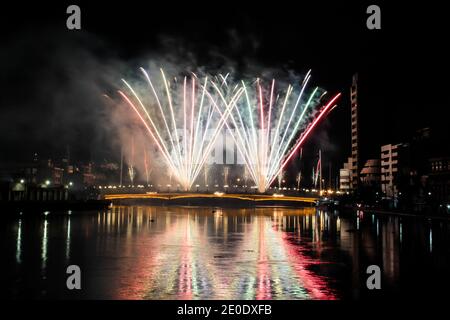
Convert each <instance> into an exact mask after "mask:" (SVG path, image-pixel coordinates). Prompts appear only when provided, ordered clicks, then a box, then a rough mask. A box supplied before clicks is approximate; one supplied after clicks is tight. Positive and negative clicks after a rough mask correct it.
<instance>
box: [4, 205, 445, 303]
mask: <svg viewBox="0 0 450 320" xmlns="http://www.w3.org/2000/svg"><path fill="white" fill-rule="evenodd" d="M33 221H34V220H33V217H31V218H30V217H27V218H20V219H18V220H17V221H15V222H14V223H15V225H14V226H11V230H14V232H15V234H14V236H13V239H14V241H15V243H14V244H12V246H11V247H12V248H15V250H14V254H15V259H14V258H13V261H14V263H15V265H14V266H11V268H10V273H11V274H12V275H14V274H16V275H17V277H19V278H22V277H23V276H24V274H26V273H27V272H29V271H30V270H33V268H34V266H33V261H36V259H34V258H33V255H34V254H35V252H36V250H35V248H34V247H33V242H32V241H28V242H27V241H24V238H23V235H24V234H26V235H27V237H30V239H35V234H34V233H35V232H36V231H37V230H39V231H38V232H39V236H40V256H39V259H38V261H39V263H40V270H41V276H42V278H41V279H46V280H45V281H46V282H45V284H41V283H40V282H39V281H36V280H34V279H33V278H30V279H28V281H29V282H28V283H24V284H23V285H24V287H23V288H17V287H15V286H17V283H16V282H14V279H11V283H10V284H9V288H10V291H14V292H17V291H18V292H21V290H22V291H23V292H25V290H27V288H28V287H30V286H45V288H48V289H49V290H38V293H37V296H41V295H46V296H49V297H60V296H61V295H62V296H63V297H64V295H67V294H68V293H67V292H65V291H58V290H60V289H58V290H57V289H53V290H52V288H59V287H60V282H61V281H65V278H64V277H65V274H63V275H61V276H57V274H58V273H54V272H50V271H51V270H60V269H61V270H64V268H65V267H66V266H67V265H68V264H72V263H75V264H78V265H80V267H81V268H82V270H83V275H84V277H85V279H84V281H85V286H84V288H85V290H83V292H82V293H80V295H81V296H80V297H83V298H106V299H110V298H112V299H342V298H361V297H364V296H365V295H366V294H367V292H366V291H367V290H366V289H365V285H364V284H365V280H366V277H365V270H366V268H367V266H369V265H371V264H377V265H379V266H380V267H381V269H382V271H383V286H384V288H388V289H389V288H400V287H401V285H403V284H402V283H401V281H400V279H401V278H403V279H405V278H406V279H408V277H410V276H411V279H413V278H414V277H415V276H416V274H413V272H417V271H420V272H425V273H426V272H433V274H434V272H436V274H437V275H438V274H439V271H440V270H441V269H442V270H443V269H445V270H446V268H448V266H449V265H450V263H449V261H450V257H449V253H448V251H446V250H445V247H446V246H444V245H443V244H446V243H448V240H449V233H448V230H449V224H448V223H447V222H433V221H430V222H429V221H426V220H425V221H424V220H420V219H419V220H417V219H409V218H405V217H402V218H398V217H379V216H376V215H373V214H370V213H367V212H362V211H358V212H356V213H353V214H350V215H349V216H346V215H344V216H342V215H339V213H338V212H336V211H334V212H324V211H321V210H317V209H315V208H304V209H283V208H256V209H211V208H192V207H169V208H164V207H142V206H141V207H126V206H116V207H113V208H111V209H110V210H108V211H107V212H99V213H95V214H88V213H75V214H72V213H71V212H70V214H67V215H63V216H59V217H57V216H56V215H55V216H54V215H45V216H44V217H43V218H39V220H37V222H38V224H39V229H33ZM50 224H51V226H52V229H51V230H52V238H51V239H52V240H51V243H52V246H51V253H50V254H49V232H50ZM24 228H25V229H24ZM25 240H26V239H25ZM433 240H434V242H435V243H434V244H433ZM436 243H437V244H436ZM37 252H39V250H38V251H37ZM24 256H26V257H27V258H26V259H25V262H26V263H24V259H23V257H24ZM49 256H50V258H51V259H50V260H49ZM433 257H437V258H434V259H430V258H433ZM19 266H24V268H23V269H22V268H20V269H18V268H19ZM12 270H15V271H12ZM38 270H39V267H38ZM430 270H431V271H430ZM55 274H56V275H55ZM401 276H402V277H401ZM58 277H59V278H58ZM62 283H65V282H62Z"/></svg>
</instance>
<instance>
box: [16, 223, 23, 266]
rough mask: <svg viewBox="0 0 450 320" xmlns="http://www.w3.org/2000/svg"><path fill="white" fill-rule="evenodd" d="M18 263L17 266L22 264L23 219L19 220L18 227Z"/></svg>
mask: <svg viewBox="0 0 450 320" xmlns="http://www.w3.org/2000/svg"><path fill="white" fill-rule="evenodd" d="M16 262H17V264H21V263H22V219H19V222H18V225H17V240H16Z"/></svg>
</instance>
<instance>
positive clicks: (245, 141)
mask: <svg viewBox="0 0 450 320" xmlns="http://www.w3.org/2000/svg"><path fill="white" fill-rule="evenodd" d="M141 72H142V74H143V76H144V77H145V79H146V82H147V87H148V88H147V92H146V93H144V94H142V93H139V94H138V93H137V91H136V90H135V89H133V87H132V86H131V85H130V84H129V83H128V82H127V81H125V80H123V82H124V83H125V85H126V87H127V92H128V94H126V93H124V92H122V91H119V94H120V95H121V96H122V97H123V99H124V100H125V101H126V103H127V104H128V105H129V106H130V107H131V108H132V110H133V111H134V112H135V113H136V115H137V116H138V118H139V119H140V121H141V122H142V124H143V125H144V127H145V129H146V130H147V132H148V134H149V135H150V136H151V138H152V139H153V141H154V143H155V144H156V146H157V147H158V150H159V151H160V153H161V154H162V156H163V158H164V161H165V162H166V164H167V166H168V168H169V170H170V174H173V175H174V176H175V177H176V178H177V180H178V182H179V183H180V184H181V185H182V187H183V188H184V189H185V190H189V189H190V188H191V187H192V185H193V183H194V181H195V180H196V179H197V177H198V175H199V173H200V172H201V169H202V168H203V167H204V165H205V162H206V160H207V158H208V155H209V154H210V153H211V150H212V147H213V145H214V143H215V141H216V139H217V137H218V136H219V134H220V133H221V131H222V129H223V128H224V126H226V128H227V129H228V130H229V132H230V133H231V136H232V138H233V140H234V142H235V145H236V147H237V150H238V152H239V154H240V156H241V157H242V159H243V162H244V164H245V171H246V173H247V174H248V175H249V176H250V177H251V179H252V180H253V181H254V183H255V184H256V186H257V188H258V190H259V191H260V192H264V191H265V190H267V188H268V187H270V185H271V184H272V183H273V181H274V180H275V179H276V178H277V177H278V176H279V175H280V174H281V173H282V172H283V168H284V167H285V166H286V164H287V163H288V162H289V160H290V159H291V158H292V156H293V155H294V154H295V152H296V151H297V150H298V149H299V148H300V146H301V145H302V144H303V142H304V141H305V139H306V138H307V137H308V135H309V134H310V132H311V131H312V129H313V128H314V127H315V126H316V124H317V123H318V122H319V121H320V120H321V119H322V118H323V117H324V116H325V115H326V114H327V113H328V112H329V111H330V110H331V109H332V108H333V107H334V106H335V102H336V100H337V99H338V97H339V96H340V94H337V95H335V96H334V97H333V98H332V99H331V100H330V101H329V102H328V103H327V104H325V105H324V106H323V107H322V108H319V109H318V110H317V106H319V105H321V100H322V98H323V97H324V95H325V94H326V92H321V91H320V89H319V88H318V87H316V88H315V89H313V90H312V91H311V92H310V93H308V94H307V93H306V91H307V90H308V89H307V87H308V82H309V80H310V78H311V75H310V72H308V74H307V75H306V77H305V78H304V80H303V82H302V84H301V85H300V87H299V88H298V90H296V89H295V88H294V86H292V85H288V86H287V90H286V91H285V92H284V93H283V91H282V90H279V89H278V88H277V85H276V83H275V80H272V81H271V85H270V86H269V88H268V90H265V89H264V87H263V85H262V81H261V80H260V79H257V80H256V81H254V82H253V83H251V84H247V83H245V82H244V81H241V82H236V83H233V82H232V81H230V80H229V79H228V76H229V75H228V74H227V75H226V76H223V75H219V76H217V77H212V78H211V79H208V77H205V78H204V79H199V78H198V77H197V76H196V75H195V74H192V75H191V76H189V77H187V76H185V77H184V78H182V81H181V82H178V81H177V80H176V78H174V80H173V81H172V80H171V81H169V80H168V79H167V78H166V75H165V73H164V71H163V70H161V80H162V85H160V86H158V85H154V82H152V79H151V78H150V76H149V74H148V73H147V72H146V71H145V70H144V69H143V68H141ZM252 87H254V89H252ZM278 91H279V92H280V93H277V92H278ZM297 91H298V92H297ZM314 111H316V113H315V114H313V113H314ZM311 120H312V121H311Z"/></svg>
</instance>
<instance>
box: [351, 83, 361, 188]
mask: <svg viewBox="0 0 450 320" xmlns="http://www.w3.org/2000/svg"><path fill="white" fill-rule="evenodd" d="M350 102H351V112H352V113H351V117H352V122H351V123H352V162H351V167H350V170H351V185H352V186H351V189H352V190H357V189H358V185H359V149H358V147H359V136H358V74H355V75H353V81H352V86H351V87H350Z"/></svg>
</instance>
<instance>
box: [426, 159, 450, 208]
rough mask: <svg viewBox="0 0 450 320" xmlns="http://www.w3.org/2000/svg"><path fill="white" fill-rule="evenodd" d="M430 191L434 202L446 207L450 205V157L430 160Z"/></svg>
mask: <svg viewBox="0 0 450 320" xmlns="http://www.w3.org/2000/svg"><path fill="white" fill-rule="evenodd" d="M429 163H430V172H429V173H428V179H427V184H428V189H429V193H430V196H431V198H432V199H433V202H435V203H437V204H439V205H442V206H445V207H446V208H447V207H448V206H449V205H450V157H438V158H431V159H429Z"/></svg>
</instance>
